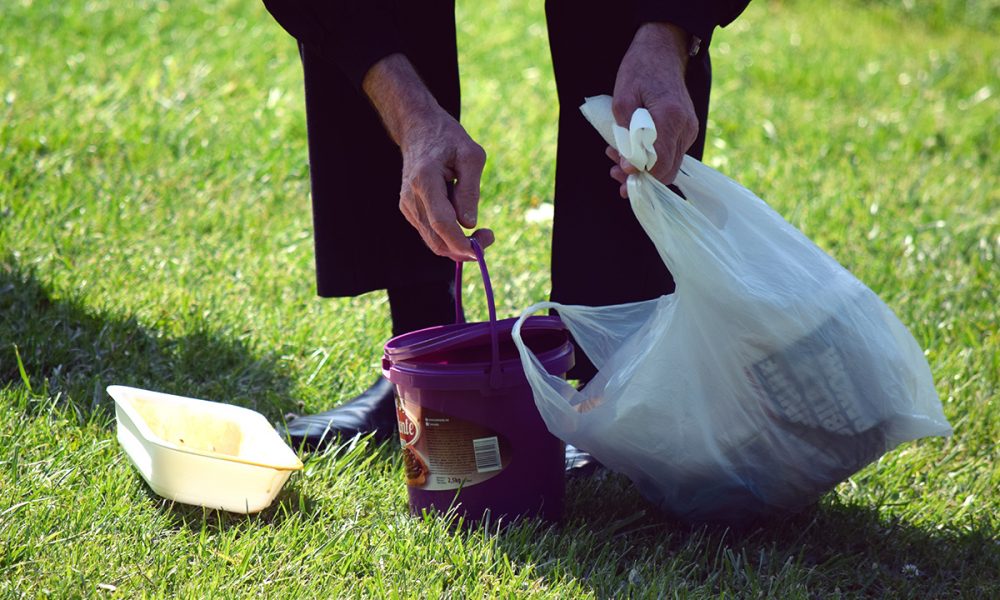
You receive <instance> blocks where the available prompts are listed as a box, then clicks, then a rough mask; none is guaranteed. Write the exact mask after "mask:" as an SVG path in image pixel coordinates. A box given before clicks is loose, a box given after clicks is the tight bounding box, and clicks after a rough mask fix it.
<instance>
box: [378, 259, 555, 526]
mask: <svg viewBox="0 0 1000 600" xmlns="http://www.w3.org/2000/svg"><path fill="white" fill-rule="evenodd" d="M473 249H474V250H475V252H476V258H477V259H478V260H479V268H480V272H481V273H482V276H483V283H484V284H485V288H486V298H487V302H488V304H489V312H490V321H489V322H488V323H462V322H460V321H461V320H462V317H461V315H462V309H461V306H462V305H461V302H462V300H461V281H462V264H461V263H458V264H457V265H456V269H455V298H456V307H455V313H456V321H459V322H457V323H455V324H454V325H444V326H441V327H431V328H428V329H421V330H419V331H414V332H412V333H407V334H404V335H400V336H397V337H394V338H393V339H391V340H389V342H388V343H387V344H386V345H385V355H384V356H383V358H382V372H383V374H384V375H385V376H386V378H387V379H388V380H389V381H391V382H392V383H393V384H394V385H395V388H396V410H397V416H398V418H399V436H400V442H401V445H402V450H403V453H404V462H405V465H406V478H407V488H408V491H409V496H410V512H411V513H413V514H414V515H421V514H422V513H423V512H424V511H425V510H437V511H438V512H442V513H443V512H445V511H448V510H449V509H450V508H453V509H454V510H455V512H456V513H457V514H458V515H462V516H464V517H465V521H466V522H467V523H476V522H479V521H480V520H482V519H484V518H486V516H487V515H489V518H491V519H492V520H494V521H496V520H498V519H502V520H504V521H510V520H513V519H516V518H518V517H531V516H538V517H542V518H544V519H549V520H558V519H560V518H561V517H562V513H563V496H564V492H565V480H564V470H565V459H564V452H565V447H564V445H563V443H562V442H561V441H560V440H559V439H558V438H556V437H555V436H553V435H552V434H551V433H549V430H548V429H547V428H546V426H545V423H544V422H543V421H542V418H541V416H540V415H539V414H538V409H537V408H536V407H535V401H534V398H533V397H532V393H531V388H530V387H529V386H528V382H527V380H526V379H525V377H524V370H523V369H522V367H521V359H520V357H519V355H518V352H517V348H516V347H515V346H514V342H513V340H512V339H511V329H512V328H513V325H514V322H515V321H516V319H504V320H502V321H497V318H496V308H495V305H494V302H493V289H492V286H491V285H490V278H489V273H488V272H487V270H486V262H485V260H484V259H483V253H482V249H481V248H480V247H479V245H478V244H477V243H476V242H475V240H473ZM522 336H523V339H524V341H525V343H526V344H527V345H528V346H529V347H530V348H531V349H532V351H533V352H535V354H536V355H537V356H538V358H539V360H540V361H541V363H542V364H543V365H544V366H545V369H546V370H547V371H548V372H549V373H552V374H555V375H565V373H566V372H567V371H568V370H569V369H570V368H571V367H572V366H573V360H574V359H573V345H572V344H571V343H570V341H569V333H568V332H567V330H566V327H565V325H564V324H563V323H562V321H560V320H559V319H558V318H557V317H531V318H529V319H527V320H526V321H525V323H524V325H523V326H522Z"/></svg>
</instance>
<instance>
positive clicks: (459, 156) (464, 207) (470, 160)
mask: <svg viewBox="0 0 1000 600" xmlns="http://www.w3.org/2000/svg"><path fill="white" fill-rule="evenodd" d="M484 166H486V151H485V150H483V147H482V146H480V145H479V144H477V143H475V142H470V143H469V144H467V145H465V146H462V147H461V148H459V149H458V150H457V151H456V156H455V172H456V175H457V179H458V180H457V181H456V182H455V212H456V213H457V215H458V222H459V223H461V224H462V226H463V227H466V228H469V229H471V228H473V227H475V226H476V221H477V218H478V212H479V183H480V180H481V179H482V176H483V167H484Z"/></svg>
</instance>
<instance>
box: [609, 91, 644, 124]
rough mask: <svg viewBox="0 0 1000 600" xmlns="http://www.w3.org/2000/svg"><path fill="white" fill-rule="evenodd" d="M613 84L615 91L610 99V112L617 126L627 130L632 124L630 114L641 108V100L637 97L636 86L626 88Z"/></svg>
mask: <svg viewBox="0 0 1000 600" xmlns="http://www.w3.org/2000/svg"><path fill="white" fill-rule="evenodd" d="M615 83H616V85H615V91H614V94H613V95H612V97H611V112H612V113H613V114H614V116H615V122H617V123H618V125H620V126H621V127H625V128H628V126H629V123H631V122H632V113H634V112H635V109H637V108H639V107H640V106H642V98H640V97H639V93H638V92H639V88H638V87H637V86H634V87H628V88H626V87H624V86H622V87H620V86H618V85H617V81H616V82H615Z"/></svg>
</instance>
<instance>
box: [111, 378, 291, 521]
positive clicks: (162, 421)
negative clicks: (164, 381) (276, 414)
mask: <svg viewBox="0 0 1000 600" xmlns="http://www.w3.org/2000/svg"><path fill="white" fill-rule="evenodd" d="M108 394H110V395H111V397H112V398H114V401H115V416H116V417H117V420H118V441H119V442H120V443H121V445H122V447H123V448H124V449H125V452H126V454H128V457H129V458H130V459H131V460H132V463H133V464H134V465H135V467H136V468H137V469H138V470H139V473H141V474H142V477H143V479H145V480H146V483H148V484H149V487H151V488H152V489H153V491H154V492H156V493H157V494H159V495H160V496H163V497H164V498H168V499H170V500H175V501H177V502H182V503H184V504H195V505H198V506H205V507H208V508H218V509H222V510H228V511H232V512H238V513H253V512H257V511H260V510H263V509H265V508H267V507H268V506H269V505H270V504H271V502H272V501H273V500H274V497H275V496H277V494H278V492H279V491H280V490H281V487H282V486H283V485H284V484H285V482H286V481H287V480H288V477H289V476H290V475H291V473H292V471H296V470H299V469H301V468H302V462H301V461H300V460H299V458H298V457H297V456H296V455H295V453H294V452H292V450H291V448H289V447H288V445H287V444H285V442H284V440H282V439H281V437H280V436H279V435H278V433H277V432H276V431H275V430H274V428H273V427H271V424H270V423H268V422H267V419H265V418H264V415H262V414H260V413H258V412H256V411H253V410H250V409H248V408H242V407H239V406H233V405H231V404H221V403H218V402H208V401H206V400H197V399H195V398H185V397H183V396H174V395H171V394H163V393H160V392H153V391H149V390H141V389H138V388H132V387H125V386H120V385H113V386H110V387H108Z"/></svg>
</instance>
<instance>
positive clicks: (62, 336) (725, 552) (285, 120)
mask: <svg viewBox="0 0 1000 600" xmlns="http://www.w3.org/2000/svg"><path fill="white" fill-rule="evenodd" d="M459 4H460V7H459V10H460V21H461V25H460V36H461V38H460V44H461V48H462V51H463V52H464V54H463V58H462V70H463V73H464V77H465V79H464V82H463V86H464V88H463V94H464V95H463V102H464V107H463V110H464V114H465V115H466V120H465V122H466V125H467V127H468V129H469V130H470V132H471V133H472V135H473V136H474V137H476V138H477V139H478V140H479V141H480V142H482V143H483V145H484V146H485V147H486V149H487V151H488V152H489V153H490V161H489V164H488V166H487V170H486V173H485V178H484V184H483V194H482V196H483V198H484V201H483V208H482V212H481V218H480V222H482V223H483V224H489V225H490V226H492V227H493V228H494V229H495V230H496V233H497V237H498V242H497V244H496V246H495V247H494V248H493V249H492V250H491V252H490V255H489V258H490V266H491V270H492V273H493V275H494V282H495V283H496V284H497V295H498V300H499V306H498V309H499V310H500V311H501V312H502V313H503V314H504V315H512V314H515V313H516V312H518V311H519V309H520V308H522V307H524V306H527V305H528V304H529V303H532V302H535V301H538V300H541V299H544V298H545V297H546V295H547V290H548V277H547V272H548V248H549V247H548V236H549V233H550V229H549V225H547V224H544V223H542V224H537V223H535V224H531V223H526V222H525V218H524V217H525V213H526V211H527V210H528V209H530V208H532V207H534V206H536V205H538V204H541V203H544V202H548V201H550V198H551V186H552V178H553V159H554V154H555V139H556V138H555V122H556V116H557V109H556V107H555V106H554V101H555V89H554V84H553V82H552V74H551V66H550V64H549V60H548V53H547V48H546V42H545V27H544V23H543V19H542V3H541V2H496V3H480V4H473V3H471V2H460V3H459ZM969 15H972V16H971V17H970V16H969ZM996 31H997V12H996V5H995V3H990V2H988V1H984V2H967V3H960V2H939V3H931V2H916V3H907V2H902V3H895V2H893V3H890V2H867V3H861V2H858V3H832V4H830V3H808V2H769V3H768V2H758V3H756V4H754V5H753V6H751V8H750V9H749V10H748V12H747V13H746V14H745V15H744V16H743V17H742V18H741V19H740V20H739V21H738V22H737V23H735V24H734V25H733V26H731V27H730V28H728V29H726V30H723V31H721V32H719V33H718V35H717V38H716V40H715V42H714V50H713V52H714V53H713V59H714V71H715V88H714V91H713V107H712V114H711V122H710V131H709V140H710V141H709V146H708V151H707V154H706V160H707V162H708V163H709V164H712V165H714V166H716V167H717V168H720V169H721V170H723V171H724V172H726V173H727V174H729V175H731V176H733V177H734V178H736V179H737V180H739V181H741V182H743V183H744V184H745V185H747V186H748V187H749V188H751V189H753V190H755V191H756V192H758V194H759V195H761V196H762V197H763V198H765V199H766V200H768V201H769V202H770V203H771V204H772V205H773V206H774V207H775V208H776V209H778V210H779V211H780V212H781V213H782V214H783V215H785V216H786V218H788V219H789V220H790V221H791V222H792V223H793V224H795V225H796V226H798V227H800V228H801V229H802V230H803V231H805V232H806V234H807V235H809V236H810V237H811V238H813V239H814V240H815V241H816V242H817V243H818V244H820V245H821V246H822V247H823V248H825V249H826V250H827V251H829V252H830V253H831V254H832V255H833V256H835V257H836V258H837V259H838V260H839V261H840V262H841V263H842V264H844V265H845V266H846V267H847V268H849V269H850V270H851V271H852V272H854V273H855V274H856V275H857V276H858V277H859V278H860V279H861V280H862V281H864V282H866V283H867V284H868V285H869V286H870V287H871V288H872V289H873V290H875V291H876V292H877V293H878V294H879V295H880V296H881V297H882V298H883V299H884V300H885V301H886V302H887V303H888V304H889V305H890V306H891V307H892V308H893V309H894V310H895V311H896V312H897V314H898V315H899V316H900V318H901V319H902V321H903V322H904V323H905V324H906V325H907V326H908V327H909V328H910V329H911V331H912V332H913V334H914V335H915V337H916V338H917V340H918V341H919V342H920V344H921V345H922V346H923V347H924V348H926V354H927V358H928V361H929V362H930V365H931V368H932V370H933V372H934V376H935V380H936V384H937V389H938V392H939V394H940V397H941V399H942V401H943V403H944V409H945V412H946V414H947V416H948V417H949V419H950V420H951V422H952V424H953V425H954V426H955V435H954V436H953V437H952V438H950V439H946V440H945V439H929V440H923V441H920V442H916V443H910V444H906V445H904V446H903V447H901V448H900V449H897V450H896V451H894V452H891V453H890V454H888V455H887V456H886V457H884V458H883V459H882V460H880V461H879V462H878V463H877V464H874V465H871V466H870V467H868V468H866V469H864V470H863V471H861V472H860V473H858V474H857V475H855V476H854V477H852V478H851V479H850V480H849V481H847V482H845V483H844V484H842V485H841V486H839V487H838V488H837V489H836V491H835V492H833V493H830V494H828V495H827V496H826V497H824V498H823V500H822V501H821V502H820V503H819V505H818V506H816V507H815V508H813V509H810V510H808V511H806V512H804V513H803V514H800V515H797V516H795V517H792V518H789V519H786V520H783V521H781V522H775V523H770V524H765V525H764V526H761V527H759V528H754V529H752V530H747V531H740V532H733V531H724V530H718V529H711V528H709V529H699V528H694V529H692V528H690V527H686V526H684V525H681V524H679V523H675V522H671V521H670V520H669V519H667V518H665V517H664V516H663V515H661V514H659V513H658V512H656V511H655V510H654V509H652V508H651V507H650V506H649V505H648V504H646V503H645V502H644V501H643V499H642V498H641V497H640V496H639V495H638V494H637V493H636V492H635V490H634V489H633V488H632V487H631V486H630V484H629V483H628V482H627V481H625V480H622V479H621V478H619V477H616V476H608V477H604V478H597V479H590V480H583V481H573V482H571V483H570V485H569V506H568V517H567V520H566V522H565V523H564V524H563V525H562V526H560V527H547V526H545V525H543V524H540V523H527V524H524V525H521V526H518V527H513V528H511V529H508V530H506V531H504V532H502V533H499V534H496V533H489V532H487V531H483V530H478V531H473V532H466V533H458V532H455V531H452V530H449V528H448V527H447V526H446V524H445V523H443V522H442V521H441V520H438V519H428V520H419V519H413V518H411V517H409V515H408V513H407V506H406V498H405V490H404V486H403V477H402V466H401V461H400V460H399V458H398V457H397V456H396V453H395V452H393V448H392V447H391V446H386V447H381V448H375V447H372V446H371V445H369V444H367V443H365V442H362V443H360V444H358V445H357V446H355V447H345V448H342V449H340V450H339V451H336V452H331V453H328V454H324V455H321V456H309V457H306V459H307V460H306V463H307V467H306V470H305V471H304V472H303V473H302V474H299V475H295V476H293V478H292V479H291V480H290V482H289V484H288V485H287V486H286V488H285V490H284V491H283V492H282V494H281V495H280V496H279V498H278V501H277V502H276V504H275V505H274V506H272V507H271V508H269V509H267V510H266V511H265V512H263V513H261V514H260V515H256V516H250V517H239V516H235V515H230V514H221V513H215V512H208V511H202V510H201V509H197V508H192V507H185V506H180V505H172V504H170V503H168V502H165V501H163V500H161V499H159V498H157V497H156V496H155V495H154V494H153V493H152V492H151V491H149V489H148V488H147V487H146V486H145V484H144V483H143V482H142V481H141V478H140V477H139V476H138V474H137V473H136V471H135V469H134V468H133V467H132V466H131V465H130V464H129V462H128V460H127V459H126V458H125V456H124V454H123V452H122V451H121V449H120V447H119V446H118V444H117V442H116V441H115V439H114V428H113V427H114V423H113V410H112V409H111V404H110V400H109V398H108V397H107V396H106V394H105V393H104V391H103V390H104V387H105V386H107V385H109V384H112V383H117V384H127V385H135V386H140V387H148V388H153V389H157V390H162V391H166V392H174V393H180V394H184V395H191V396H197V397H204V398H210V399H215V400H222V401H226V402H231V403H235V404H240V405H245V406H250V407H253V408H256V409H258V410H260V411H262V412H264V413H265V414H266V415H267V416H268V417H270V418H271V419H273V420H278V419H280V417H281V415H282V414H284V413H286V412H289V411H300V410H318V409H322V408H326V407H327V406H328V405H329V404H330V403H331V402H332V401H334V400H335V399H336V398H340V397H343V396H345V395H347V394H350V393H354V392H357V391H359V390H361V389H363V388H364V387H365V386H366V385H367V384H368V383H370V381H371V380H372V378H373V377H374V374H375V371H376V368H377V365H378V358H379V354H378V348H379V347H380V345H381V343H382V342H383V341H384V340H385V339H386V338H387V337H388V335H389V325H388V322H387V317H386V315H387V305H386V302H385V299H384V298H383V297H382V296H381V295H379V294H371V295H368V296H364V297H361V298H356V299H343V300H320V299H317V298H315V297H314V291H313V281H312V279H313V272H312V246H311V223H310V214H309V206H308V197H307V192H308V175H307V162H306V139H305V126H304V114H303V99H302V82H301V72H300V67H299V66H298V63H297V56H296V52H295V48H294V45H293V43H292V41H291V40H290V39H289V38H288V37H287V36H286V35H285V34H284V32H283V31H282V30H281V29H280V28H279V27H278V26H277V25H276V24H275V23H274V22H273V21H272V20H271V19H270V17H269V16H268V15H267V14H266V12H265V11H264V9H263V8H262V6H260V5H258V4H255V3H252V2H251V3H246V2H233V1H229V2H220V3H194V2H181V1H179V0H178V1H176V2H171V3H166V2H148V1H147V2H130V3H115V2H110V1H108V0H92V1H88V2H83V1H77V0H74V1H70V2H31V1H30V0H21V1H14V0H10V1H8V2H5V3H4V7H3V18H2V19H0V596H3V597H11V596H13V597H17V596H28V597H36V596H56V597H63V596H87V597H91V596H97V595H102V594H112V593H117V594H118V595H122V596H128V597H131V596H163V595H180V596H187V597H206V596H212V597H215V596H248V595H256V594H267V595H271V596H276V597H297V596H308V597H316V596H321V595H322V596H328V597H343V596H371V597H381V596H390V597H413V596H428V597H436V596H439V595H445V596H454V597H467V596H468V597H509V596H520V595H532V596H538V597H553V598H567V597H578V596H595V597H607V596H630V595H634V596H680V597H707V596H713V597H714V596H723V597H751V596H754V597H756V596H773V597H781V598H786V597H793V598H794V597H802V598H810V597H837V596H841V595H843V596H859V595H860V596H884V595H885V596H912V597H920V598H926V597H946V596H948V597H950V596H953V595H963V596H966V597H990V596H993V597H996V596H998V595H1000V575H998V574H1000V541H998V525H1000V524H998V518H997V516H996V515H997V514H998V513H1000V495H998V493H997V489H998V488H1000V469H998V467H997V463H998V458H1000V456H998V452H997V446H996V440H997V439H998V438H1000V416H998V415H1000V411H998V408H1000V407H998V405H997V402H998V395H1000V332H998V309H997V304H998V300H997V298H998V297H1000V268H998V258H997V257H998V254H1000V195H998V192H997V189H996V188H997V184H998V183H1000V164H998V161H997V156H998V151H1000V83H998V82H1000V42H998V41H997V38H996V36H995V35H993V33H995V32H996ZM595 43H599V40H595ZM607 91H608V90H594V92H595V93H600V92H607ZM567 109H568V110H573V108H571V107H570V108H567ZM376 238H377V232H376V231H373V243H377V239H376ZM468 279H469V281H468V282H467V286H466V289H465V293H466V294H467V296H468V298H470V299H472V298H479V295H480V294H481V291H480V290H479V287H478V286H477V285H475V283H474V281H472V278H471V277H469V278H468ZM468 304H469V308H470V310H471V313H472V315H471V316H472V317H473V318H477V319H481V318H483V317H484V316H485V308H484V306H483V303H482V302H478V301H470V302H469V303H468ZM15 347H16V348H17V352H15ZM17 354H19V355H20V358H21V360H22V363H23V375H22V372H21V369H20V368H19V364H18V360H17Z"/></svg>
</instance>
